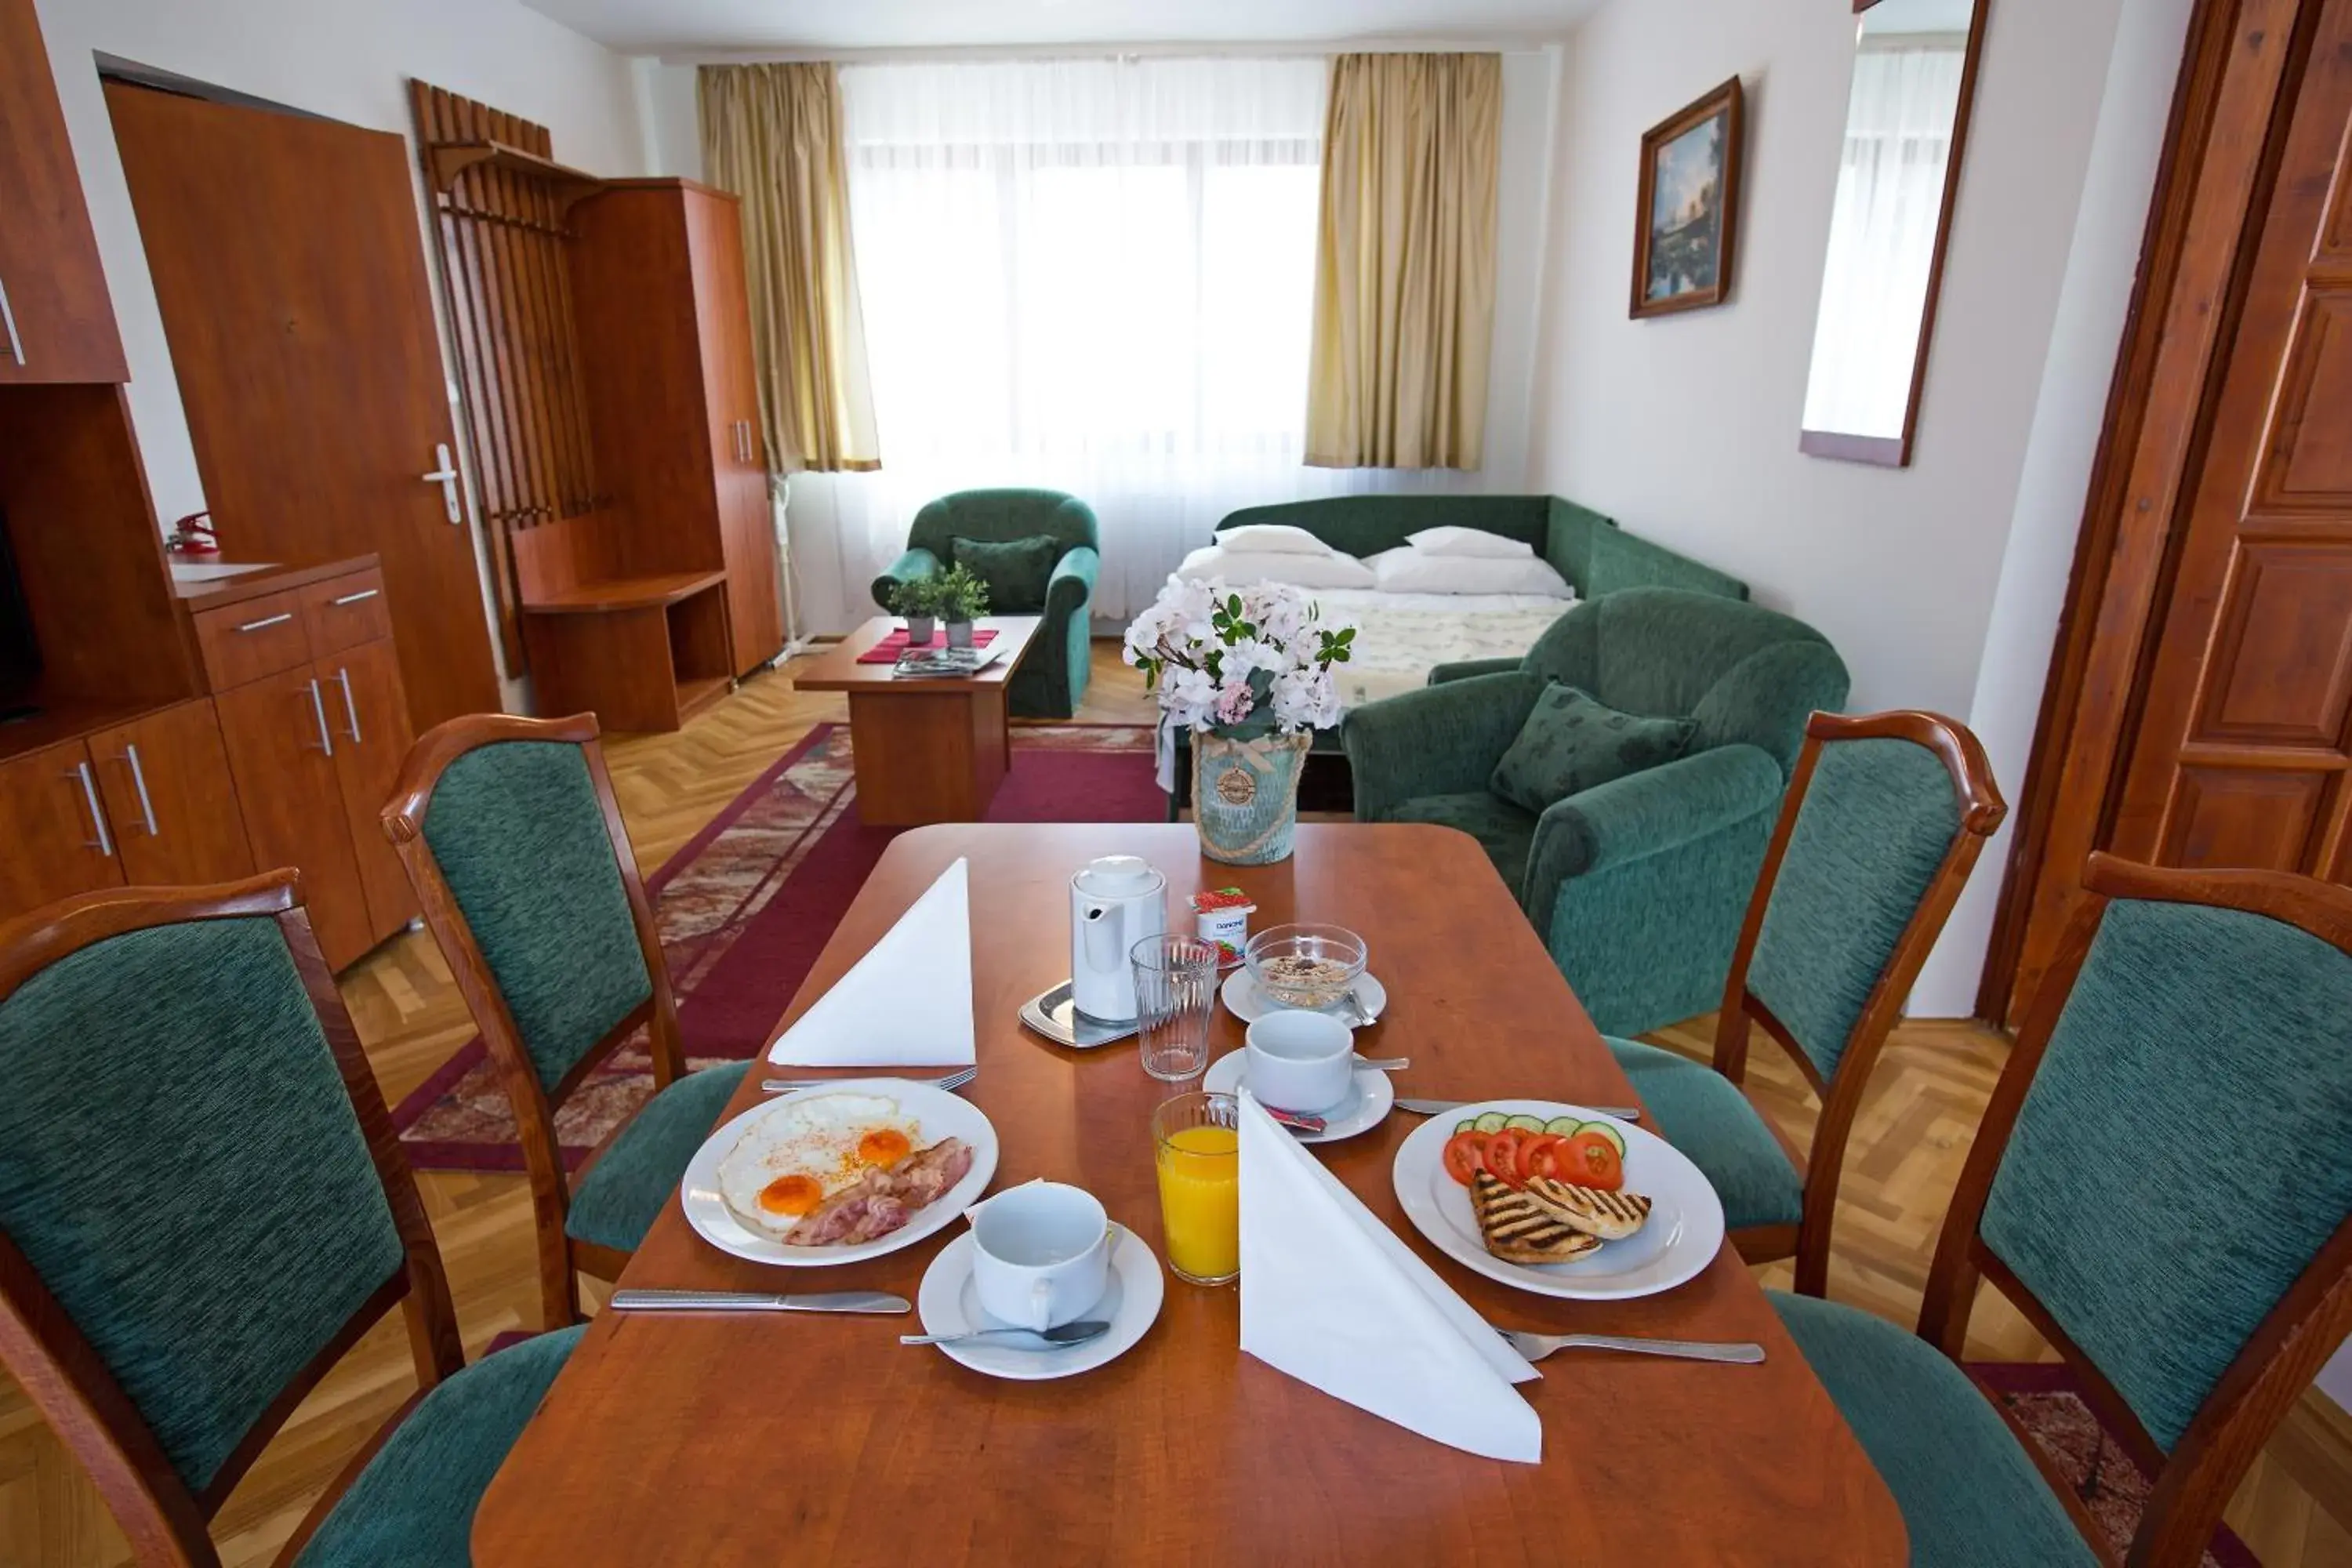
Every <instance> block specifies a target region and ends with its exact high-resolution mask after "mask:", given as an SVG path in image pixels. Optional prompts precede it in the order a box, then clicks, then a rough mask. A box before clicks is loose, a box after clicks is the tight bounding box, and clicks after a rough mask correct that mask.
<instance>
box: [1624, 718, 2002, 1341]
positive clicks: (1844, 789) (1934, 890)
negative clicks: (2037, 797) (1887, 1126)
mask: <svg viewBox="0 0 2352 1568" xmlns="http://www.w3.org/2000/svg"><path fill="white" fill-rule="evenodd" d="M2008 812H2009V808H2008V806H2007V805H2004V804H2003V802H2002V801H2001V798H2000V789H1999V788H1998V787H1997V786H1996V785H1995V784H1994V783H1993V777H1992V765H1991V764H1990V763H1988V762H1987V761H1986V760H1985V754H1984V747H1983V746H1981V745H1980V744H1979V743H1978V742H1977V738H1976V736H1975V735H1973V734H1971V733H1970V732H1969V729H1968V727H1967V726H1966V725H1963V724H1960V723H1958V722H1956V721H1952V720H1950V719H1946V718H1943V717H1941V716H1940V715H1937V714H1934V713H1917V712H1895V713H1871V714H1864V715H1861V716H1858V717H1855V718H1841V717H1839V716H1838V715H1836V714H1833V713H1816V714H1814V715H1813V717H1812V719H1811V721H1810V722H1809V723H1807V725H1806V726H1805V747H1804V750H1803V751H1802V752H1799V753H1798V756H1797V772H1796V776H1795V777H1794V778H1793V779H1791V780H1790V784H1789V795H1788V799H1787V801H1786V803H1785V804H1784V805H1782V806H1781V808H1780V825H1779V826H1777V827H1776V828H1775V829H1774V830H1773V834H1772V844H1771V847H1770V848H1769V850H1767V851H1766V853H1765V856H1764V870H1763V873H1762V875H1760V876H1759V877H1758V878H1757V879H1756V890H1755V892H1754V893H1753V894H1752V895H1751V896H1750V897H1749V899H1748V919H1747V921H1746V923H1745V924H1743V925H1742V926H1741V927H1740V931H1739V945H1738V949H1737V951H1735V952H1733V954H1732V959H1731V974H1730V977H1729V978H1728V979H1727V981H1726V982H1725V983H1724V988H1723V1009H1722V1011H1721V1012H1720V1013H1719V1014H1717V1020H1716V1034H1715V1065H1714V1066H1713V1067H1706V1066H1702V1065H1701V1064H1700V1063H1698V1062H1696V1061H1693V1060H1692V1059H1691V1058H1688V1057H1685V1056H1681V1055H1679V1054H1677V1053H1675V1052H1674V1051H1669V1050H1662V1049H1660V1048H1659V1047H1656V1046H1646V1045H1643V1044H1640V1043H1639V1042H1637V1041H1633V1040H1621V1039H1611V1040H1610V1041H1609V1048H1610V1049H1611V1050H1612V1052H1614V1053H1615V1054H1616V1057H1617V1064H1618V1065H1619V1066H1620V1067H1622V1068H1624V1069H1625V1074H1626V1076H1627V1077H1628V1078H1630V1079H1633V1088H1634V1089H1635V1090H1636V1091H1637V1092H1638V1093H1639V1094H1640V1095H1641V1097H1642V1103H1643V1105H1645V1106H1646V1107H1648V1109H1649V1110H1650V1113H1651V1115H1652V1116H1653V1117H1654V1118H1655V1119H1656V1120H1655V1127H1656V1131H1657V1132H1658V1134H1659V1135H1660V1136H1661V1137H1663V1138H1664V1139H1665V1140H1666V1141H1667V1142H1670V1143H1672V1144H1674V1145H1675V1147H1676V1148H1678V1149H1680V1150H1681V1151H1682V1152H1684V1153H1685V1154H1687V1155H1689V1156H1690V1157H1691V1159H1692V1160H1693V1161H1694V1162H1696V1164H1697V1165H1698V1167H1699V1169H1700V1170H1702V1171H1704V1172H1706V1177H1707V1180H1708V1181H1710V1182H1712V1183H1713V1184H1715V1190H1716V1192H1717V1194H1719V1195H1720V1196H1721V1197H1722V1199H1723V1208H1724V1218H1725V1221H1726V1223H1727V1224H1728V1225H1729V1226H1730V1228H1731V1240H1732V1244H1733V1245H1734V1246H1736V1247H1738V1249H1739V1255H1740V1257H1742V1258H1746V1259H1747V1260H1748V1262H1750V1263H1769V1262H1770V1261H1772V1260H1773V1259H1775V1258H1788V1257H1790V1256H1794V1257H1795V1258H1796V1260H1797V1289H1799V1290H1800V1291H1801V1292H1802V1293H1804V1294H1806V1295H1808V1296H1819V1295H1821V1294H1822V1291H1823V1289H1824V1287H1825V1284H1826V1281H1827V1279H1828V1273H1829V1256H1830V1228H1831V1226H1832V1222H1833V1221H1834V1219H1835V1216H1836V1213H1837V1188H1838V1176H1839V1172H1840V1168H1841V1167H1842V1166H1843V1164H1844V1162H1845V1146H1846V1140H1847V1137H1848V1135H1849V1134H1850V1133H1851V1132H1852V1131H1853V1118H1854V1112H1855V1111H1856V1110H1859V1109H1860V1108H1861V1105H1862V1091H1863V1088H1864V1084H1865V1083H1866V1082H1867V1081H1868V1080H1869V1078H1870V1074H1871V1069H1872V1068H1874V1067H1875V1066H1877V1063H1878V1053H1879V1051H1880V1049H1881V1048H1882V1047H1885V1043H1886V1036H1887V1031H1888V1030H1890V1029H1892V1028H1893V1027H1894V1026H1895V1021H1896V1020H1897V1019H1898V1018H1900V1017H1901V1016H1902V1012H1903V1002H1904V998H1905V997H1906V996H1907V995H1909V994H1910V991H1911V985H1912V983H1913V982H1914V981H1916V980H1917V979H1918V977H1919V966H1920V965H1921V964H1923V963H1926V962H1927V951H1928V949H1930V948H1932V947H1934V946H1935V945H1936V938H1937V935H1938V934H1939V933H1940V932H1941V931H1943V929H1944V921H1945V919H1946V917H1948V915H1950V913H1951V912H1952V905H1953V903H1954V901H1955V900H1958V898H1959V896H1960V889H1962V888H1963V887H1964V886H1966V885H1967V883H1968V879H1969V871H1970V869H1972V868H1974V867H1975V865H1976V860H1977V855H1978V853H1979V851H1980V850H1982V849H1983V847H1984V843H1985V840H1986V839H1988V838H1990V837H1991V836H1992V833H1993V830H1994V829H1995V828H1997V827H1999V826H2000V821H2001V818H2002V817H2004V816H2007V815H2008ZM1757 1025H1760V1026H1762V1027H1763V1030H1764V1033H1765V1034H1767V1035H1769V1036H1770V1037H1772V1038H1773V1039H1774V1040H1776V1041H1778V1042H1779V1043H1780V1046H1781V1047H1783V1048H1784V1049H1786V1050H1787V1051H1788V1053H1789V1056H1790V1059H1791V1060H1793V1061H1794V1062H1795V1063H1796V1064H1797V1070H1798V1071H1799V1072H1801V1074H1803V1076H1804V1079H1805V1081H1806V1082H1807V1083H1809V1084H1811V1086H1812V1088H1813V1090H1814V1092H1815V1093H1817V1094H1819V1095H1820V1096H1821V1099H1822V1114H1821V1119H1820V1121H1818V1122H1816V1123H1815V1125H1814V1129H1813V1140H1812V1151H1811V1157H1810V1158H1809V1159H1804V1160H1800V1159H1799V1158H1798V1157H1797V1155H1796V1153H1795V1152H1794V1151H1793V1150H1791V1149H1790V1148H1789V1147H1788V1145H1787V1144H1786V1143H1785V1142H1784V1141H1783V1140H1782V1138H1781V1135H1780V1131H1779V1129H1778V1128H1776V1127H1774V1126H1773V1125H1772V1124H1771V1123H1770V1122H1769V1121H1767V1120H1766V1119H1765V1118H1764V1116H1763V1115H1762V1113H1761V1112H1759V1110H1757V1108H1756V1107H1755V1106H1754V1105H1753V1104H1751V1103H1750V1102H1749V1101H1748V1097H1747V1095H1745V1094H1743V1093H1742V1092H1741V1091H1740V1089H1739V1087H1738V1086H1739V1083H1740V1081H1741V1079H1743V1078H1744V1077H1745V1076H1746V1073H1747V1068H1748V1036H1749V1032H1750V1029H1751V1027H1752V1026H1757Z"/></svg>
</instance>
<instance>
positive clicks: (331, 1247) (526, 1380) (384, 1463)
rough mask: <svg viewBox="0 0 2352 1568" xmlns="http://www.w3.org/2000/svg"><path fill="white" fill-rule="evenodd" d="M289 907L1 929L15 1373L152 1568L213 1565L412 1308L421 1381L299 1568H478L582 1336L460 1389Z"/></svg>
mask: <svg viewBox="0 0 2352 1568" xmlns="http://www.w3.org/2000/svg"><path fill="white" fill-rule="evenodd" d="M295 888H296V878H295V875H294V873H293V872H291V871H278V872H274V873H272V874H270V875H268V876H266V877H258V878H254V879H249V880H247V881H244V882H239V883H233V884H230V885H227V886H224V887H214V888H173V889H129V890H122V889H116V890H111V891H108V892H103V893H91V894H85V895H83V896H81V897H79V898H76V899H70V900H67V901H65V902H64V903H61V904H55V905H52V906H50V907H49V908H47V909H46V910H39V911H37V912H36V913H34V914H32V915H28V916H26V917H25V918H24V919H22V920H19V921H16V922H15V923H14V924H13V925H8V926H0V1071H5V1073H6V1075H7V1080H8V1082H9V1084H10V1085H11V1086H12V1087H11V1088H10V1090H9V1092H8V1093H7V1094H6V1095H5V1096H0V1363H5V1365H6V1367H7V1369H8V1371H9V1373H11V1374H12V1375H13V1376H14V1377H15V1378H16V1382H17V1383H18V1384H19V1385H20V1386H22V1387H23V1388H24V1389H25V1391H26V1394H28V1395H29V1396H30V1397H31V1399H32V1400H33V1402H34V1404H36V1405H38V1406H39V1408H40V1410H41V1413H42V1415H45V1416H46V1417H47V1420H48V1422H49V1424H50V1426H52V1427H54V1428H55V1429H56V1431H57V1433H58V1436H59V1437H60V1438H61V1439H62V1440H63V1441H64V1443H65V1444H66V1446H67V1447H68V1448H69V1449H70V1450H72V1452H73V1453H74V1454H75V1456H76V1458H79V1461H80V1462H81V1463H82V1465H83V1466H84V1467H85V1468H87V1469H88V1470H89V1473H90V1476H91V1478H92V1479H94V1480H95V1481H96V1482H97V1484H98V1488H99V1489H100V1492H101V1493H102V1494H103V1495H104V1496H105V1498H106V1500H107V1505H108V1507H109V1508H110V1509H111V1510H113V1513H114V1516H115V1518H116V1520H117V1521H119V1522H120V1523H121V1527H122V1530H123V1533H124V1534H125V1535H127V1536H128V1537H129V1538H130V1541H131V1548H132V1550H133V1552H136V1553H137V1557H138V1561H139V1562H141V1563H146V1564H152V1565H157V1568H161V1565H163V1564H171V1565H173V1568H190V1565H194V1568H218V1564H219V1563H220V1557H219V1554H218V1552H216V1550H215V1547H214V1544H213V1542H212V1540H211V1538H210V1534H209V1531H208V1530H207V1525H208V1523H209V1521H211V1520H212V1519H213V1518H214V1517H215V1515H216V1514H217V1513H218V1512H219V1511H220V1508H221V1505H222V1503H223V1501H224V1500H226V1498H227V1496H228V1494H229V1491H230V1489H232V1488H234V1487H235V1486H236V1483H237V1480H238V1479H239V1478H240V1477H242V1476H243V1475H244V1474H245V1473H246V1471H247V1469H248V1468H250V1467H251V1466H252V1464H253V1461H254V1459H255V1458H256V1457H257V1455H258V1454H259V1453H260V1451H261V1448H262V1446H263V1444H265V1443H266V1442H267V1441H268V1439H269V1437H270V1436H272V1434H274V1433H276V1432H277V1431H278V1428H279V1427H280V1426H283V1425H284V1423H285V1421H286V1418H287V1417H288V1416H289V1415H291V1414H292V1413H293V1411H294V1407H295V1405H296V1404H297V1402H299V1400H300V1398H301V1397H302V1395H303V1394H306V1393H308V1392H309V1391H310V1388H311V1387H313V1386H314V1385H315V1384H317V1383H318V1381H319V1379H320V1377H321V1376H323V1375H324V1374H325V1373H326V1372H327V1371H328V1370H329V1369H330V1368H331V1367H332V1366H333V1364H334V1363H336V1361H338V1360H339V1359H341V1356H342V1354H343V1352H345V1351H347V1350H349V1349H350V1348H351V1346H352V1344H353V1343H354V1342H357V1341H358V1339H359V1337H360V1335H361V1334H362V1332H364V1331H366V1330H367V1329H368V1328H369V1327H370V1326H371V1325H373V1323H375V1322H376V1321H378V1320H379V1319H381V1318H383V1316H384V1315H385V1314H386V1313H388V1312H390V1311H392V1310H394V1308H395V1307H398V1306H403V1305H404V1306H405V1307H406V1309H407V1316H408V1327H409V1333H410V1337H411V1340H412V1342H413V1345H414V1348H415V1357H416V1368H417V1374H418V1377H419V1380H420V1381H421V1383H422V1384H423V1385H424V1386H423V1388H422V1389H421V1390H420V1392H419V1394H418V1395H417V1397H416V1398H415V1399H414V1400H412V1401H410V1403H409V1404H408V1405H406V1406H405V1407H404V1408H403V1409H402V1410H401V1412H400V1413H399V1414H398V1415H395V1416H394V1417H393V1420H392V1421H391V1422H390V1423H388V1424H387V1426H386V1428H385V1431H384V1433H383V1434H379V1436H378V1438H377V1445H379V1446H375V1447H373V1448H372V1450H370V1451H366V1453H367V1457H366V1458H365V1463H364V1465H363V1466H355V1467H354V1468H353V1469H352V1470H350V1471H347V1472H346V1473H345V1475H344V1477H343V1478H342V1479H341V1481H339V1482H338V1484H337V1485H336V1486H335V1487H333V1488H331V1489H330V1490H329V1492H328V1494H327V1496H326V1497H325V1498H324V1499H322V1500H320V1502H319V1504H318V1505H317V1506H316V1507H315V1508H313V1509H312V1510H311V1511H310V1516H309V1517H308V1518H307V1519H305V1520H304V1521H303V1523H302V1525H301V1526H300V1527H299V1529H298V1531H296V1533H295V1537H294V1540H293V1541H292V1542H290V1543H289V1546H288V1548H287V1551H286V1554H285V1557H284V1558H282V1559H281V1561H289V1562H292V1563H296V1564H298V1565H299V1568H373V1565H375V1564H381V1563H404V1564H416V1565H420V1568H438V1565H443V1564H447V1565H450V1568H457V1565H461V1564H463V1563H467V1561H468V1560H469V1559H468V1555H467V1535H468V1533H469V1532H470V1531H471V1529H472V1525H473V1518H474V1508H475V1505H476V1503H477V1502H478V1500H480V1498H481V1495H482V1492H483V1489H485V1488H487V1487H488V1485H489V1480H490V1477H491V1476H492V1475H493V1474H494V1473H495V1472H496V1471H497V1469H498V1467H499V1462H500V1461H501V1460H502V1459H503V1458H505V1456H506V1452H507V1450H508V1448H509V1447H510V1446H511V1445H512V1443H513V1441H514V1439H515V1437H516V1436H517V1435H518V1434H519V1433H520V1431H521V1430H522V1427H523V1424H524V1423H525V1422H526V1421H528V1420H529V1419H530V1415H531V1412H532V1411H534V1410H535V1409H537V1408H538V1406H539V1402H540V1399H541V1395H542V1394H545V1393H546V1391H547V1387H548V1384H550V1383H551V1382H552V1381H553V1380H554V1378H555V1374H556V1373H558V1372H559V1371H561V1370H562V1365H563V1362H564V1358H565V1357H566V1356H568V1355H569V1354H570V1353H571V1351H572V1344H573V1343H574V1342H576V1340H577V1338H578V1336H579V1333H580V1331H579V1330H576V1329H573V1330H566V1331H562V1332H560V1333H553V1334H543V1335H541V1336H540V1337H538V1338H536V1339H532V1340H530V1341H527V1342H524V1343H522V1344H520V1345H518V1346H515V1347H514V1348H512V1349H509V1350H505V1351H500V1352H498V1353H497V1354H495V1355H492V1356H489V1357H488V1358H486V1359H485V1360H483V1361H481V1362H480V1363H477V1364H476V1365H474V1366H472V1367H467V1366H466V1365H465V1364H464V1363H465V1355H464V1352H463V1350H462V1349H461V1347H460V1345H459V1342H458V1337H457V1319H456V1316H455V1314H454V1313H453V1312H452V1310H451V1309H450V1304H449V1289H448V1285H447V1282H446V1279H445V1278H444V1277H443V1274H442V1269H441V1257H440V1254H439V1253H438V1252H437V1251H436V1249H435V1247H434V1245H433V1231H432V1227H431V1226H429V1225H428V1224H427V1223H426V1220H425V1209H424V1206H423V1205H422V1204H420V1203H419V1202H418V1200H417V1195H416V1186H415V1181H414V1180H413V1179H412V1178H411V1177H410V1175H409V1173H408V1167H407V1165H406V1163H404V1161H403V1160H402V1158H401V1154H400V1144H399V1141H398V1139H397V1138H396V1137H395V1136H394V1132H393V1130H392V1119H391V1117H390V1116H389V1114H387V1113H386V1111H385V1110H384V1105H383V1095H382V1094H381V1093H380V1092H379V1091H378V1089H377V1088H376V1082H375V1077H374V1074H373V1072H371V1071H370V1070H369V1068H368V1064H367V1059H366V1058H365V1057H364V1056H363V1055H362V1053H361V1050H360V1045H359V1037H358V1035H357V1034H356V1032H354V1031H353V1029H352V1022H351V1018H350V1016H349V1015H348V1014H346V1013H345V1012H344V1010H343V1004H342V999H341V997H340V996H338V995H337V994H336V992H335V984H334V980H333V977H332V976H331V975H330V974H329V973H328V972H327V965H326V962H325V960H323V959H322V958H320V955H319V946H318V942H317V941H316V940H315V939H314V938H313V937H312V935H311V932H310V919H309V917H308V916H307V915H306V914H305V913H304V912H303V910H302V907H301V905H300V903H299V901H298V900H297V896H296V891H295Z"/></svg>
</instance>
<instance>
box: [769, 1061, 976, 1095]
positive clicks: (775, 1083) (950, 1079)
mask: <svg viewBox="0 0 2352 1568" xmlns="http://www.w3.org/2000/svg"><path fill="white" fill-rule="evenodd" d="M979 1076H980V1068H977V1067H968V1068H958V1069H957V1070H956V1071H954V1072H951V1073H950V1074H948V1076H947V1077H945V1078H929V1079H922V1078H919V1079H910V1080H909V1081H910V1082H914V1083H919V1084H924V1085H927V1086H928V1087H929V1088H932V1089H961V1088H962V1087H963V1086H964V1085H966V1084H968V1083H970V1082H971V1080H972V1079H976V1078H978V1077H979ZM846 1081H847V1080H846V1079H837V1078H769V1079H761V1080H760V1088H761V1089H762V1090H763V1091H764V1092H766V1093H769V1094H786V1093H789V1092H791V1091H792V1090H793V1089H824V1088H825V1087H826V1086H827V1085H829V1084H836V1083H843V1082H846Z"/></svg>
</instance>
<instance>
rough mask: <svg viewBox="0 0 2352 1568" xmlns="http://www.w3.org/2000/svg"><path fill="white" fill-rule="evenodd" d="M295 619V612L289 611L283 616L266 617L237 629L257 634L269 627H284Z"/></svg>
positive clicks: (248, 622)
mask: <svg viewBox="0 0 2352 1568" xmlns="http://www.w3.org/2000/svg"><path fill="white" fill-rule="evenodd" d="M293 618H294V612H293V611H291V610H288V611H286V612H284V613H283V614H281V615H275V616H262V617H261V618H260V619H259V620H257V621H247V622H246V623H245V624H244V625H243V626H239V627H237V628H236V629H237V630H238V631H241V632H257V631H261V630H264V629H265V628H267V627H269V626H284V625H285V624H286V623H287V622H289V621H290V620H292V619H293Z"/></svg>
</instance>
